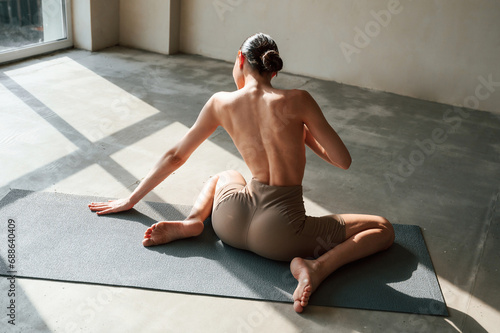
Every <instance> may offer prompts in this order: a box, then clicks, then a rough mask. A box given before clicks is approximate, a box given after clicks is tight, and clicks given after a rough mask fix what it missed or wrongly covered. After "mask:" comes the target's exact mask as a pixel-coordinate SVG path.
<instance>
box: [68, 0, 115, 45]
mask: <svg viewBox="0 0 500 333" xmlns="http://www.w3.org/2000/svg"><path fill="white" fill-rule="evenodd" d="M119 7H120V2H119V0H106V1H100V0H73V2H72V11H73V20H72V21H73V43H74V46H75V47H76V48H80V49H85V50H90V51H97V50H100V49H103V48H106V47H109V46H113V45H116V44H118V36H119V20H120V17H119Z"/></svg>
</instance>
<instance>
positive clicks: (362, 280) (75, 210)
mask: <svg viewBox="0 0 500 333" xmlns="http://www.w3.org/2000/svg"><path fill="white" fill-rule="evenodd" d="M104 200H107V198H96V197H89V196H77V195H70V194H61V193H49V192H32V191H26V190H11V191H10V192H9V193H8V194H7V195H6V196H5V197H4V198H3V199H2V200H1V201H0V219H1V223H0V225H2V227H1V230H0V240H1V241H0V254H1V258H0V275H4V276H9V275H12V274H13V273H11V272H10V271H12V270H14V271H15V273H14V275H16V276H18V277H27V278H36V279H46V280H57V281H71V282H81V283H91V284H102V285H113V286H125V287H136V288H145V289H154V290H166V291H174V292H183V293H195V294H206V295H215V296H225V297H237V298H244V299H255V300H268V301H278V302H290V303H291V302H292V294H293V291H294V290H295V287H296V285H297V282H296V280H295V279H294V278H293V276H292V275H291V273H290V271H289V264H288V263H286V262H277V261H272V260H269V259H265V258H262V257H259V256H258V255H255V254H253V253H251V252H248V251H243V250H239V249H236V248H233V247H231V246H228V245H226V244H224V243H222V242H221V241H220V240H219V239H218V237H217V236H216V235H215V233H214V231H213V229H212V226H211V222H210V219H207V221H205V224H206V227H205V230H204V231H203V233H202V235H200V236H199V237H195V238H189V239H185V240H179V241H176V242H173V243H170V244H166V245H161V246H156V247H149V248H145V247H143V246H142V243H141V241H142V238H143V235H144V231H145V230H146V228H147V227H149V226H151V225H152V224H153V223H155V222H156V221H158V220H168V219H170V220H172V219H182V218H183V217H184V216H186V214H187V213H188V212H189V210H190V207H187V206H176V205H170V204H166V203H153V202H141V203H139V204H138V205H136V207H135V208H134V209H133V210H130V211H128V212H124V213H119V214H114V215H105V216H97V215H96V214H95V213H92V212H90V210H89V209H88V207H87V204H88V203H90V202H91V201H104ZM9 219H10V225H11V227H12V226H14V227H15V231H13V233H14V234H15V238H14V239H15V251H16V252H15V264H14V266H12V267H10V266H9V265H10V264H9V262H8V259H9V258H8V244H9V243H8V242H7V239H8V234H9V233H12V232H9V230H8V224H9V223H8V221H9ZM395 230H396V241H395V244H394V245H393V246H392V247H391V248H390V249H389V250H387V251H384V252H381V253H378V254H375V255H373V256H370V257H368V258H365V259H362V260H359V261H357V262H355V263H352V264H349V265H346V266H344V267H342V268H341V269H339V270H337V271H336V272H335V273H334V274H332V275H331V276H330V277H329V278H328V279H327V280H325V281H324V282H323V284H322V285H320V286H319V288H318V289H317V290H316V292H315V293H314V294H313V295H312V297H311V299H310V304H313V305H322V306H338V307H348V308H360V309H372V310H383V311H395V312H409V313H418V314H432V315H443V316H446V315H448V312H447V308H446V305H445V302H444V299H443V296H442V293H441V290H440V287H439V284H438V280H437V278H436V275H435V273H434V270H433V266H432V262H431V260H430V257H429V254H428V251H427V248H426V246H425V242H424V239H423V237H422V234H421V232H420V228H419V227H418V226H411V225H395ZM11 238H12V236H11Z"/></svg>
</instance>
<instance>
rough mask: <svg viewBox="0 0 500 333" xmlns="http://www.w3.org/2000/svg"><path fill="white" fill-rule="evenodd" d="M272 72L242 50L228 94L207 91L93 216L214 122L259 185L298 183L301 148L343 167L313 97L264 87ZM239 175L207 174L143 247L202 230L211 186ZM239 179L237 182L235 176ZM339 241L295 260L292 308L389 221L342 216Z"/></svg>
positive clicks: (140, 192)
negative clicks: (141, 169)
mask: <svg viewBox="0 0 500 333" xmlns="http://www.w3.org/2000/svg"><path fill="white" fill-rule="evenodd" d="M275 74H276V73H262V74H259V73H258V72H257V71H255V70H253V69H252V68H251V67H250V65H249V63H248V62H247V61H246V59H245V57H244V55H242V54H241V52H239V53H238V56H237V58H236V61H235V65H234V68H233V78H234V81H235V83H236V86H237V87H238V90H237V91H234V92H220V93H217V94H215V95H213V96H212V98H210V100H209V101H208V102H207V103H206V105H205V106H204V107H203V109H202V110H201V112H200V115H199V117H198V119H197V121H196V122H195V124H194V125H193V127H191V129H190V130H189V131H188V133H187V134H186V135H185V136H184V138H182V139H181V141H179V143H177V144H176V145H175V146H174V147H173V148H171V149H170V150H168V151H167V152H166V153H165V154H164V155H163V157H162V158H161V159H160V160H159V161H158V162H157V164H156V165H155V166H154V167H153V169H152V170H151V171H150V172H149V174H148V175H147V176H146V177H145V179H144V180H143V181H142V182H141V183H140V184H139V186H138V187H137V188H136V189H135V191H134V192H133V193H132V194H131V195H130V196H129V197H128V198H126V199H121V200H114V201H109V202H104V203H91V204H90V205H89V208H90V209H91V210H92V211H96V212H97V214H99V215H102V214H109V213H116V212H120V211H124V210H128V209H131V208H132V207H133V206H134V205H135V204H136V203H137V202H138V201H140V200H141V199H142V198H143V197H144V196H145V195H146V194H147V193H149V192H150V191H151V190H153V189H154V188H155V187H156V186H157V185H158V184H160V183H161V182H162V181H163V180H165V179H166V178H167V177H168V176H169V175H170V174H171V173H172V172H174V171H175V170H177V169H178V168H179V167H180V166H181V165H182V164H184V162H185V161H186V160H187V159H188V158H189V156H190V155H191V154H192V152H193V151H194V150H195V149H196V148H197V147H198V146H199V145H200V144H201V143H202V142H203V141H204V140H205V139H207V138H208V137H209V136H210V135H211V134H212V133H213V132H214V131H215V129H216V128H217V127H218V126H222V127H223V128H224V129H225V130H226V131H227V132H228V134H229V135H230V136H231V138H232V139H233V142H234V144H235V146H236V147H237V148H238V150H239V152H240V154H241V156H242V157H243V159H244V160H245V162H246V164H247V165H248V167H249V169H250V171H251V172H252V175H253V177H255V178H256V179H257V180H258V181H260V182H261V183H265V184H269V185H276V186H289V185H300V184H302V178H303V176H304V169H305V164H306V157H305V146H306V145H307V146H308V147H309V148H311V149H312V150H313V151H314V152H315V153H316V154H317V155H318V156H320V157H321V158H323V159H324V160H325V161H326V162H328V163H330V164H331V165H334V166H336V167H339V168H342V169H347V168H349V166H350V164H351V157H350V155H349V152H348V150H347V148H346V147H345V145H344V143H343V142H342V140H341V139H340V137H339V136H338V135H337V133H336V132H335V131H334V129H333V128H332V127H331V126H330V125H329V123H328V122H327V121H326V119H325V117H324V116H323V113H322V112H321V110H320V108H319V106H318V105H317V103H316V102H315V101H314V99H313V98H312V97H311V96H310V95H309V94H308V93H307V92H305V91H302V90H280V89H275V88H274V87H272V85H271V79H272V78H273V77H274V75H275ZM235 178H238V179H242V176H241V175H240V174H239V173H237V172H236V171H225V172H222V173H220V174H218V175H216V176H215V177H212V178H211V179H210V180H209V181H208V182H207V183H206V184H205V187H204V189H203V190H202V192H201V194H200V196H199V198H198V200H197V202H196V203H195V205H194V206H193V208H192V211H191V213H190V215H189V216H188V217H187V218H186V220H184V221H162V222H158V223H156V224H154V225H153V226H151V227H150V228H148V229H147V230H146V232H145V234H144V240H143V245H144V246H152V245H159V244H165V243H169V242H171V241H174V240H177V239H181V238H187V237H194V236H197V235H199V234H201V232H202V231H203V221H204V220H205V219H206V218H207V217H208V216H209V215H210V213H211V209H212V205H213V198H214V193H215V190H216V188H218V187H219V186H224V184H225V183H227V182H229V181H231V180H234V179H235ZM242 181H243V182H244V180H242ZM342 217H343V218H344V220H345V222H346V240H345V241H344V242H343V243H341V244H339V245H338V246H336V247H334V248H333V249H330V250H329V251H327V252H326V253H325V254H323V255H322V256H320V257H319V258H317V259H315V260H305V259H302V258H294V259H293V260H292V261H291V263H290V270H291V272H292V274H293V276H294V277H295V278H296V279H297V282H298V284H297V288H296V290H295V292H294V294H293V299H294V310H295V311H296V312H302V311H303V310H304V307H306V306H307V304H308V302H309V297H310V296H311V294H312V293H313V292H314V291H315V290H316V288H317V287H318V285H320V284H321V282H322V281H323V280H324V279H325V278H326V277H327V276H328V275H330V274H332V273H333V272H334V271H335V270H337V269H338V268H339V267H341V266H343V265H345V264H347V263H349V262H352V261H354V260H357V259H360V258H363V257H366V256H368V255H370V254H373V253H376V252H379V251H382V250H384V249H386V248H388V247H389V246H390V245H391V244H392V242H393V241H394V231H393V228H392V225H391V224H390V223H389V222H388V221H387V220H386V219H385V218H383V217H380V216H372V215H359V214H345V215H342Z"/></svg>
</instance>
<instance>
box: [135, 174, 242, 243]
mask: <svg viewBox="0 0 500 333" xmlns="http://www.w3.org/2000/svg"><path fill="white" fill-rule="evenodd" d="M241 181H243V182H245V179H244V178H243V176H241V174H240V173H239V172H237V171H234V170H229V171H224V172H221V173H219V174H217V175H215V176H213V177H211V178H210V179H209V180H208V181H207V183H206V184H205V186H204V187H203V189H202V190H201V192H200V194H199V196H198V198H197V199H196V202H195V203H194V205H193V208H192V209H191V212H190V213H189V215H188V217H186V219H185V220H184V221H161V222H158V223H155V224H153V225H152V226H151V227H150V228H148V229H147V230H146V232H145V233H144V240H143V241H142V244H143V245H144V246H153V245H160V244H165V243H170V242H172V241H174V240H177V239H181V238H188V237H194V236H198V235H200V234H201V233H202V232H203V228H204V225H203V221H205V220H206V219H207V217H208V216H210V214H211V212H212V206H213V202H214V195H215V193H216V191H217V190H218V189H219V188H221V187H223V186H225V185H227V184H228V183H230V182H241Z"/></svg>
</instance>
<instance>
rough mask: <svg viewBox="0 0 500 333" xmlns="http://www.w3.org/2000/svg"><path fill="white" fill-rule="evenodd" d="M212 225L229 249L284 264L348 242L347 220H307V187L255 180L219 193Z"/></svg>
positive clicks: (231, 184) (313, 218)
mask: <svg viewBox="0 0 500 333" xmlns="http://www.w3.org/2000/svg"><path fill="white" fill-rule="evenodd" d="M212 224H213V228H214V230H215V233H216V234H217V236H219V238H220V239H221V240H222V241H223V242H224V243H226V244H228V245H231V246H234V247H236V248H240V249H244V250H249V251H252V252H254V253H257V254H259V255H261V256H263V257H266V258H269V259H274V260H282V261H290V260H292V259H293V258H294V257H302V258H317V257H319V256H320V255H321V254H323V253H325V252H326V251H328V250H330V249H331V248H333V247H334V246H335V245H336V244H338V243H341V242H343V241H344V240H345V238H346V228H345V222H344V220H343V219H342V217H341V216H339V215H326V216H322V217H311V216H306V214H305V209H304V201H303V198H302V186H301V185H297V186H271V185H266V184H263V183H260V182H259V181H257V180H255V179H252V180H251V181H250V183H248V184H246V185H245V184H244V183H238V182H232V183H229V184H227V185H225V186H223V187H221V188H218V189H217V191H216V193H215V197H214V205H213V211H212Z"/></svg>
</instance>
